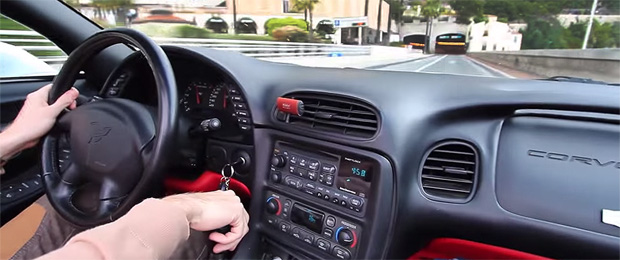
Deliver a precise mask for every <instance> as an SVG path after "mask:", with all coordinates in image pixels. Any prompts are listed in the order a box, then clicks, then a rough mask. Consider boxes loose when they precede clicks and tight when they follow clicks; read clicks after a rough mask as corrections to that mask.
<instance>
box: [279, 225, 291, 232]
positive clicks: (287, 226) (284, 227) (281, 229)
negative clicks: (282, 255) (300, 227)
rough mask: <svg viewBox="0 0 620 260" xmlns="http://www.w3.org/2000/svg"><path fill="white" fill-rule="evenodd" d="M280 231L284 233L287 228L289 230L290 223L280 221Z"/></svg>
mask: <svg viewBox="0 0 620 260" xmlns="http://www.w3.org/2000/svg"><path fill="white" fill-rule="evenodd" d="M279 227H280V231H282V232H284V233H288V231H289V230H291V225H290V224H289V223H286V222H282V223H280V226H279Z"/></svg>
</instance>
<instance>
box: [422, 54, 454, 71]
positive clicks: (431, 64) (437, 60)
mask: <svg viewBox="0 0 620 260" xmlns="http://www.w3.org/2000/svg"><path fill="white" fill-rule="evenodd" d="M446 56H448V55H443V56H441V57H440V58H439V59H436V60H434V61H432V62H430V63H428V64H426V65H424V66H422V67H420V68H419V69H417V70H415V72H420V71H422V70H424V69H426V68H428V67H430V66H433V65H434V64H435V63H437V62H439V61H440V60H443V58H445V57H446Z"/></svg>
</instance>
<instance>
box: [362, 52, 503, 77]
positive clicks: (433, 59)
mask: <svg viewBox="0 0 620 260" xmlns="http://www.w3.org/2000/svg"><path fill="white" fill-rule="evenodd" d="M372 69H377V70H390V71H407V72H425V73H441V74H457V75H468V76H479V77H500V78H508V77H511V76H509V75H508V74H506V73H503V72H501V71H499V70H496V69H494V68H491V67H489V66H486V65H484V64H482V63H479V62H477V61H475V60H472V59H471V58H468V57H467V56H465V55H433V56H430V57H426V58H421V59H415V60H411V61H405V62H399V63H396V64H389V65H385V66H380V67H375V68H372Z"/></svg>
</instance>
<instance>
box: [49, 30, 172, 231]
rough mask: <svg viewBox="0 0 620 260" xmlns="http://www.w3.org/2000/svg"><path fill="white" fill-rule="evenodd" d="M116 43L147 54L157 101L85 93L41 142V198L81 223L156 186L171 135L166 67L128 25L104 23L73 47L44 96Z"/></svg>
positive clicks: (119, 211) (67, 84)
mask: <svg viewBox="0 0 620 260" xmlns="http://www.w3.org/2000/svg"><path fill="white" fill-rule="evenodd" d="M119 43H122V44H126V45H129V46H132V47H134V48H136V49H138V50H139V51H140V52H141V53H142V54H143V55H144V56H145V57H146V60H147V61H148V64H149V66H150V67H151V70H152V71H153V75H154V76H155V83H156V85H157V93H158V104H159V106H158V107H157V108H156V109H155V108H152V107H147V106H145V105H143V104H140V103H137V102H135V101H132V100H128V99H122V98H109V99H101V98H96V99H92V100H91V101H90V102H87V103H85V104H83V105H79V106H78V107H77V108H76V109H74V110H72V111H69V112H66V113H64V114H63V115H62V116H61V117H60V118H59V120H58V121H57V122H56V125H55V126H54V129H53V130H52V131H51V132H50V133H49V134H48V135H47V136H46V138H45V140H44V142H43V155H42V166H43V183H44V185H45V189H46V193H47V197H48V199H49V201H50V203H51V205H52V206H53V207H54V209H56V211H57V212H58V213H59V214H60V215H61V216H62V217H64V218H65V219H66V220H68V221H69V222H71V223H73V224H75V225H78V226H82V227H92V226H96V225H101V224H104V223H107V222H110V221H113V220H115V219H118V218H119V217H121V216H122V215H123V214H125V213H126V212H127V211H129V209H131V207H132V206H134V205H135V204H137V203H139V202H140V201H142V200H143V199H145V198H146V197H148V196H149V195H151V194H153V191H154V189H155V190H156V189H157V188H160V191H161V187H162V186H163V171H164V168H165V166H166V159H167V158H168V157H169V154H170V152H171V151H170V150H171V149H172V145H173V142H174V141H173V140H174V134H175V129H176V124H177V121H178V111H177V88H176V81H175V78H174V72H173V70H172V66H171V65H170V61H169V60H168V58H167V56H166V54H165V53H164V51H163V50H162V49H161V47H159V46H158V45H157V44H156V43H155V42H153V40H151V39H150V38H149V37H148V36H146V35H144V34H143V33H140V32H138V31H135V30H132V29H126V28H117V29H108V30H103V31H101V32H99V33H96V34H95V35H93V36H92V37H90V38H89V39H87V40H86V41H84V42H83V43H82V44H81V45H80V46H79V47H78V48H77V49H75V50H74V51H73V52H72V53H71V55H70V56H69V58H68V59H67V61H66V62H65V64H64V65H63V67H62V69H61V70H60V72H59V73H58V75H57V76H56V78H55V79H54V82H53V86H52V89H51V91H50V95H49V100H48V101H49V103H50V104H52V103H53V102H54V101H56V99H58V97H60V95H62V94H63V93H64V92H65V91H67V90H69V89H70V88H71V86H73V84H74V83H75V79H76V76H77V75H78V73H79V71H80V70H81V68H82V66H83V65H84V64H85V63H86V62H87V61H89V60H90V59H91V58H92V57H94V55H95V54H97V53H99V52H100V51H101V50H103V49H105V48H107V47H109V46H111V45H115V44H119ZM68 154H70V155H68Z"/></svg>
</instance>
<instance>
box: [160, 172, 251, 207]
mask: <svg viewBox="0 0 620 260" xmlns="http://www.w3.org/2000/svg"><path fill="white" fill-rule="evenodd" d="M221 178H222V175H221V174H219V173H216V172H211V171H205V172H204V173H202V175H200V177H198V178H197V179H196V180H184V179H176V178H166V181H165V185H166V190H167V191H168V192H170V193H179V192H206V191H215V190H218V189H219V185H220V180H221ZM229 189H230V190H233V191H234V192H235V194H237V196H239V198H241V200H242V201H245V200H249V199H250V197H251V193H250V189H248V187H247V186H245V184H243V183H241V182H240V181H238V180H235V179H234V178H233V179H230V184H229Z"/></svg>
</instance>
